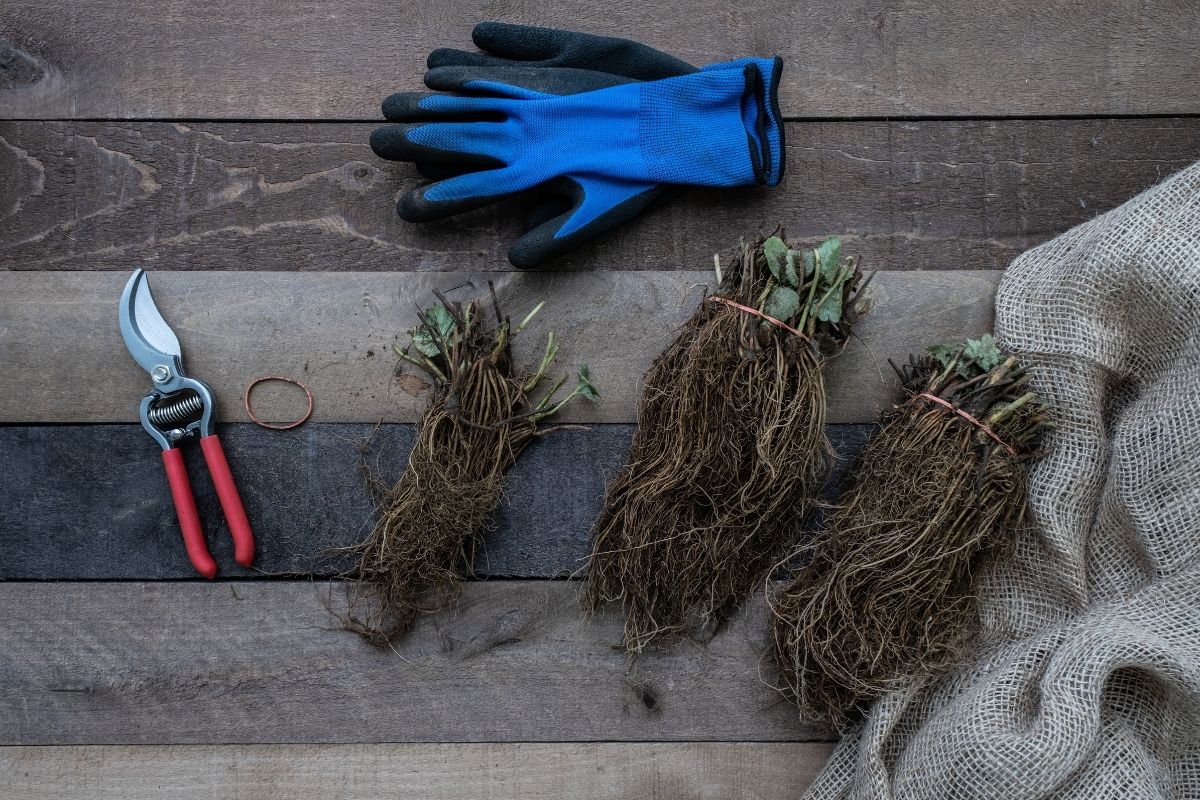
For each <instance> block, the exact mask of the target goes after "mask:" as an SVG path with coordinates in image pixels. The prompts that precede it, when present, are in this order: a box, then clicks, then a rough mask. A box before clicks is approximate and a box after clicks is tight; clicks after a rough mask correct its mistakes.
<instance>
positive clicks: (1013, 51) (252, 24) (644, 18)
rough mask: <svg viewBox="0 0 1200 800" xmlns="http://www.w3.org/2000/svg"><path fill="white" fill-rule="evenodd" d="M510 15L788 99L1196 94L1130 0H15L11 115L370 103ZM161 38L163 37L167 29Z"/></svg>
mask: <svg viewBox="0 0 1200 800" xmlns="http://www.w3.org/2000/svg"><path fill="white" fill-rule="evenodd" d="M495 18H501V19H503V20H504V21H508V22H523V23H527V24H528V23H531V24H538V25H549V26H551V27H560V28H568V29H571V30H586V31H590V32H594V33H603V34H612V35H618V36H631V35H633V36H636V37H637V38H638V40H639V41H642V42H645V43H646V44H649V45H651V46H654V47H658V48H660V49H663V50H666V51H668V52H670V53H673V54H675V55H677V56H679V57H681V58H683V59H685V60H688V61H691V62H692V63H696V64H706V63H711V62H715V61H722V60H725V59H729V58H737V57H739V56H744V55H746V54H748V53H750V54H756V55H771V54H779V55H781V56H783V57H784V61H785V63H786V69H787V71H786V72H785V73H784V83H783V84H782V86H781V87H780V104H781V106H782V108H783V112H784V114H785V115H787V116H789V117H791V118H794V119H799V118H813V117H816V118H823V117H853V116H924V115H937V116H950V115H960V116H1001V115H1003V116H1026V115H1032V114H1042V115H1055V116H1061V115H1072V114H1095V115H1117V114H1172V113H1191V112H1194V111H1195V110H1196V106H1197V103H1198V102H1200V84H1197V82H1196V80H1195V77H1196V73H1195V68H1196V42H1197V40H1200V16H1198V15H1197V14H1196V13H1195V8H1194V6H1193V5H1192V4H1191V3H1188V2H1170V1H1169V0H1155V1H1152V2H1146V3H1137V4H1131V3H1127V2H1122V0H1097V2H1089V3H1078V2H1071V0H1013V2H1010V3H1006V4H1005V5H1004V7H1003V10H1002V12H1001V10H1000V9H998V8H997V7H996V5H995V4H993V3H987V2H983V1H982V0H960V2H957V3H953V4H944V5H930V4H914V3H909V2H904V1H903V0H867V2H859V3H849V4H847V3H844V2H839V0H809V1H808V2H804V3H792V2H782V0H757V2H754V3H750V4H745V5H740V6H737V7H733V6H722V5H718V4H710V5H708V6H702V7H699V8H698V7H697V6H696V5H695V4H694V3H691V2H688V0H663V1H662V2H659V3H655V4H653V5H649V4H644V3H639V2H636V1H635V0H613V1H612V2H607V3H602V4H601V3H593V2H588V1H587V0H555V1H554V2H550V0H527V1H526V2H521V3H504V4H499V5H496V4H489V3H484V2H481V1H480V0H452V2H440V3H430V4H422V3H408V4H404V5H398V4H396V3H395V2H389V0H341V2H339V3H338V4H337V5H336V6H333V7H329V6H328V5H327V4H325V3H285V2H282V0H268V1H267V2H259V3H254V4H252V5H247V4H246V3H243V2H237V1H236V0H217V1H216V2H210V3H207V4H206V5H205V9H204V13H202V14H185V13H179V14H171V15H164V14H163V12H162V9H161V5H160V4H159V3H157V2H155V0H93V1H92V2H88V3H75V2H71V0H49V1H47V0H8V2H6V3H5V5H4V9H3V12H2V14H0V36H2V37H4V40H5V48H6V50H7V53H6V56H7V57H6V60H7V61H8V62H10V63H13V64H14V68H13V69H12V70H11V74H10V75H9V76H7V80H6V84H7V86H6V88H7V91H6V92H4V93H3V94H0V102H3V103H4V104H5V106H6V107H7V108H9V109H10V111H9V112H8V115H9V116H11V117H17V118H38V119H43V118H57V119H63V118H75V119H77V118H96V117H103V118H138V117H142V118H146V117H153V118H183V119H198V118H204V119H211V118H221V119H374V118H375V117H376V114H377V111H378V108H379V102H380V100H381V98H383V97H384V96H386V95H387V94H389V93H390V92H393V91H397V90H398V89H412V88H418V87H419V86H420V83H419V81H420V76H421V74H422V71H423V67H424V59H425V55H426V54H427V53H428V52H429V51H430V50H432V49H434V48H436V47H459V48H464V47H465V48H468V49H469V48H470V30H471V27H472V26H473V25H474V23H475V22H477V21H479V20H484V19H495ZM168 42H169V46H168Z"/></svg>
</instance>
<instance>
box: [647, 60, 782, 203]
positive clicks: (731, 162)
mask: <svg viewBox="0 0 1200 800" xmlns="http://www.w3.org/2000/svg"><path fill="white" fill-rule="evenodd" d="M782 68H783V61H782V60H781V59H779V58H742V59H737V60H735V61H726V62H722V63H719V64H710V65H708V66H706V67H704V68H703V69H702V70H701V71H700V73H699V74H697V75H693V76H688V77H683V78H676V79H668V80H664V81H650V82H647V83H643V84H641V85H640V87H639V95H640V97H639V104H640V113H639V116H640V130H641V135H640V143H641V149H642V156H643V159H644V161H645V164H646V169H647V177H648V178H649V179H650V180H652V181H654V182H656V183H677V184H692V185H703V186H746V185H752V184H761V185H766V186H774V185H776V184H778V183H779V181H780V179H781V178H782V176H783V124H782V117H781V115H780V113H779V101H778V98H777V94H778V87H779V75H780V72H781V71H782Z"/></svg>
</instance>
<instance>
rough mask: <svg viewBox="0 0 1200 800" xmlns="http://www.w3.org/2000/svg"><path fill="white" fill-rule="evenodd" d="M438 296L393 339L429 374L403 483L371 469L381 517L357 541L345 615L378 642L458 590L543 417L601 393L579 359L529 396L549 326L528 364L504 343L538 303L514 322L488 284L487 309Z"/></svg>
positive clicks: (546, 357) (540, 371)
mask: <svg viewBox="0 0 1200 800" xmlns="http://www.w3.org/2000/svg"><path fill="white" fill-rule="evenodd" d="M488 288H489V290H490V289H491V285H490V283H489V287H488ZM438 299H439V301H440V303H439V304H438V305H434V306H432V307H430V308H428V309H426V310H424V311H422V312H421V323H420V325H419V326H418V327H417V328H416V329H415V330H413V331H411V336H412V341H411V343H410V344H409V346H408V347H407V348H405V349H404V350H399V349H397V353H398V355H399V356H400V357H401V358H402V359H403V360H404V361H405V362H408V363H410V364H412V365H415V366H417V367H419V368H421V369H422V370H424V371H425V372H426V373H428V375H430V376H431V377H432V379H433V384H434V389H433V396H432V400H431V402H430V405H429V408H428V409H427V410H426V411H425V413H424V415H423V416H422V418H421V420H420V422H419V423H418V425H417V438H416V444H415V445H414V447H413V450H412V454H411V455H410V456H409V460H408V466H407V468H406V469H405V471H404V474H403V475H402V476H401V478H400V480H399V482H398V483H396V484H395V485H394V486H389V485H387V484H385V483H383V482H382V481H380V480H379V478H378V477H377V476H375V475H374V473H373V472H371V471H370V470H367V475H368V481H369V483H370V484H371V488H372V490H373V494H374V496H375V498H376V501H377V503H378V506H379V518H378V522H377V523H376V525H375V527H374V530H373V531H372V532H371V535H370V536H369V537H368V538H367V539H366V541H364V542H362V543H361V544H360V545H358V546H357V547H356V548H354V553H355V555H356V556H357V559H358V568H357V577H358V578H360V581H359V582H358V583H356V584H353V585H352V590H351V594H350V610H349V613H348V615H347V616H345V617H344V618H343V622H344V624H345V625H346V627H348V628H349V629H351V630H353V631H355V632H357V633H359V634H361V635H362V636H363V637H364V638H365V639H367V640H368V641H370V642H372V643H373V644H376V645H378V646H381V647H382V646H387V645H389V644H391V643H392V642H394V641H395V640H396V639H398V638H399V637H401V636H403V635H404V634H405V633H406V632H407V631H408V630H409V629H410V628H411V627H412V625H413V623H414V622H415V620H416V618H417V616H418V615H419V614H422V613H428V612H434V611H437V610H439V609H440V608H442V607H444V606H445V605H446V603H447V602H448V601H449V600H451V599H452V598H453V597H454V595H455V593H456V591H457V589H458V588H459V585H460V583H461V581H462V579H463V578H464V577H466V576H468V575H469V574H470V571H471V565H472V563H473V560H474V557H475V550H476V547H477V546H478V545H479V542H480V539H481V537H482V535H483V533H484V531H485V529H486V527H487V524H488V521H489V519H490V517H491V515H492V513H493V512H494V511H495V509H496V507H497V505H498V504H499V502H500V499H501V494H502V492H503V489H504V475H505V472H506V471H507V470H508V468H509V467H511V466H512V465H513V463H514V462H515V461H516V460H517V458H518V457H519V456H520V455H521V452H522V451H523V450H524V449H525V448H526V447H527V446H528V445H529V444H530V443H531V442H532V441H533V440H534V439H535V438H536V437H538V436H541V435H544V434H545V433H548V432H549V431H551V430H553V428H549V427H539V423H541V422H542V421H543V420H545V419H547V418H549V417H552V416H553V415H554V414H555V413H557V412H558V411H559V409H561V408H562V407H563V406H564V405H565V404H566V403H567V402H568V401H570V400H571V398H573V397H575V396H576V395H581V396H583V397H585V398H587V399H588V400H591V401H593V402H594V401H596V400H598V399H599V397H598V395H597V393H596V391H595V389H594V388H593V387H592V385H591V384H590V382H589V381H588V370H587V366H586V365H584V366H581V367H580V368H579V375H578V384H577V385H576V386H575V388H574V390H573V391H571V392H569V393H568V394H566V395H565V396H563V397H561V398H560V399H557V400H556V399H555V396H556V395H558V394H559V390H560V389H561V388H562V385H563V383H564V382H565V381H566V376H565V375H564V376H563V377H562V378H560V379H559V380H558V381H557V382H556V383H555V384H554V385H553V386H551V387H550V388H549V390H548V391H545V392H544V393H543V394H542V395H541V398H540V399H535V398H534V395H535V393H536V392H537V390H538V387H539V386H540V385H541V384H542V382H543V380H544V379H545V377H546V372H547V370H548V369H549V367H550V365H551V362H553V361H554V359H555V356H556V355H557V354H558V350H559V343H558V341H557V340H556V339H555V336H554V334H553V333H550V334H549V335H548V337H547V341H546V348H545V350H544V352H543V355H542V360H541V363H540V364H539V366H538V368H537V369H536V370H535V371H533V372H521V371H519V370H516V369H515V368H514V366H513V360H512V350H511V344H512V341H513V340H514V339H515V338H516V337H517V336H518V334H520V332H521V331H522V330H523V329H524V328H525V326H526V325H527V324H528V323H529V322H530V320H531V319H532V318H533V316H534V315H535V314H536V313H537V312H538V311H539V310H540V309H541V304H539V305H538V306H537V307H536V308H535V309H534V310H533V311H531V312H530V313H529V315H528V316H526V317H525V319H524V320H523V321H522V322H521V323H520V324H518V325H517V326H516V327H515V328H514V327H513V326H512V325H511V324H510V322H509V319H508V318H507V317H505V316H504V315H503V314H502V313H501V310H500V307H499V304H498V302H497V300H496V296H495V292H494V291H492V293H491V303H490V308H488V307H485V305H484V304H483V303H481V302H480V301H479V300H475V301H472V302H470V303H468V304H466V305H463V304H459V303H451V302H449V301H447V300H446V299H445V298H444V297H442V295H440V294H439V295H438ZM491 316H494V317H495V321H494V322H490V321H489V319H490V317H491Z"/></svg>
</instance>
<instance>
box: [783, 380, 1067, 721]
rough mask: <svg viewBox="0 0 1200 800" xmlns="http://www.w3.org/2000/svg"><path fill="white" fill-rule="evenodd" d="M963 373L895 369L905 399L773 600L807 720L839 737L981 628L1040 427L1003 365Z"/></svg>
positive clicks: (1020, 511) (1021, 506)
mask: <svg viewBox="0 0 1200 800" xmlns="http://www.w3.org/2000/svg"><path fill="white" fill-rule="evenodd" d="M960 366H962V361H961V358H960V361H959V363H956V364H954V365H951V368H950V369H947V368H946V367H945V366H944V365H943V364H942V363H939V362H938V361H936V360H935V359H933V358H922V359H915V360H913V361H912V362H911V363H910V364H909V365H908V366H907V367H906V371H905V372H904V377H905V384H906V386H907V387H908V388H909V389H910V390H911V391H912V395H911V397H910V398H909V399H908V400H907V401H906V402H905V403H904V404H902V405H901V406H899V407H898V408H897V409H896V410H895V412H894V413H893V414H892V415H891V416H890V418H889V419H888V420H887V421H886V423H885V424H884V426H883V428H882V429H881V430H880V431H879V433H878V434H876V436H875V437H874V438H873V439H872V440H871V442H870V443H869V444H868V446H867V448H866V449H865V451H864V452H863V455H862V458H861V462H860V463H859V465H858V468H857V470H856V471H855V472H854V474H853V479H852V484H851V485H850V487H849V489H848V490H847V491H846V492H845V494H844V495H843V496H842V498H841V500H840V502H839V504H838V507H837V508H836V509H835V510H834V512H833V514H832V518H831V522H830V526H829V529H828V531H827V532H826V534H824V535H823V536H822V537H821V538H820V539H818V541H817V543H816V544H815V546H814V548H813V552H812V555H811V560H810V561H809V563H808V564H807V565H806V566H804V567H802V568H801V569H800V570H799V571H798V572H797V573H796V575H795V576H794V578H793V579H792V580H791V581H790V582H789V583H788V584H787V585H786V586H784V587H783V588H782V589H781V590H779V591H778V592H777V593H776V594H775V595H774V597H773V600H772V608H773V612H774V613H773V629H774V639H775V656H776V659H777V661H778V665H779V667H780V670H781V674H782V677H783V679H784V683H785V685H786V686H785V688H786V691H787V692H788V693H789V694H791V695H792V696H793V697H794V698H795V699H796V700H797V701H798V703H799V705H800V707H801V708H802V710H803V711H804V712H805V714H806V716H809V717H810V718H813V719H819V720H824V721H826V722H830V723H832V724H834V725H839V726H840V725H843V724H844V723H846V722H847V721H848V720H849V719H851V718H852V717H853V715H854V714H855V713H856V712H857V711H858V710H859V709H860V708H861V707H862V706H863V705H864V704H865V703H866V702H867V701H868V700H870V699H872V698H874V697H877V696H879V695H881V694H883V693H885V692H887V691H889V690H892V689H897V688H903V687H905V686H908V685H911V684H913V683H915V682H919V681H922V680H924V679H926V678H928V677H929V676H932V675H935V674H937V673H938V672H940V671H943V670H944V669H945V668H947V667H948V666H950V665H951V664H953V663H954V662H955V661H956V660H957V659H958V658H959V657H960V656H961V655H962V653H963V651H964V649H965V648H967V647H968V646H969V645H970V644H971V642H972V637H973V634H974V632H975V631H976V630H977V628H978V625H977V604H976V592H975V576H976V575H977V574H978V573H979V571H980V570H982V569H984V568H986V566H987V564H988V563H989V562H990V561H992V560H994V559H995V558H996V557H998V556H1000V555H1001V554H1003V553H1004V552H1005V551H1006V549H1007V547H1008V545H1009V543H1010V541H1011V532H1012V530H1013V529H1014V528H1015V527H1016V526H1018V525H1020V524H1021V522H1022V519H1023V516H1024V513H1025V505H1026V495H1025V461H1026V460H1027V459H1029V458H1030V457H1031V456H1032V455H1033V454H1034V452H1035V450H1036V448H1037V442H1038V439H1039V436H1040V433H1041V431H1042V430H1043V429H1044V428H1045V427H1046V426H1047V425H1048V421H1047V419H1046V417H1045V415H1044V410H1043V409H1042V407H1041V406H1040V405H1039V404H1038V403H1037V402H1036V400H1035V399H1034V398H1033V395H1032V394H1031V393H1029V392H1025V391H1024V389H1023V387H1024V386H1025V384H1026V382H1027V377H1026V376H1025V375H1024V373H1023V372H1022V371H1021V370H1020V369H1018V368H1017V367H1016V363H1015V360H1014V359H1008V360H1007V361H1004V362H1003V363H1001V364H999V365H998V366H996V367H994V368H992V369H991V370H990V371H985V372H982V373H980V374H977V375H975V376H973V377H972V378H970V379H967V378H964V376H963V375H960V374H958V373H957V372H956V369H957V368H958V367H960ZM967 372H968V374H970V371H969V370H968V371H967ZM922 393H928V394H929V395H933V396H934V397H938V398H941V399H942V400H944V401H946V402H949V403H950V404H952V405H953V406H954V407H956V408H960V409H963V410H965V411H967V412H968V413H971V414H972V416H974V417H976V419H977V420H978V422H979V423H981V424H982V425H985V426H986V427H987V429H988V430H990V431H992V432H993V433H994V434H995V436H996V437H997V438H999V439H1000V440H1002V441H1003V443H1004V444H1000V443H998V442H997V441H995V439H993V438H992V437H991V436H989V435H988V434H987V433H986V432H985V431H984V430H983V429H982V428H981V427H980V425H977V424H975V423H974V422H971V421H968V420H967V419H965V418H963V417H962V416H960V415H959V414H957V413H955V412H954V411H952V410H950V409H947V408H945V407H944V406H942V405H940V404H939V403H938V402H937V401H935V400H931V399H930V398H928V397H923V396H922ZM1009 447H1011V448H1012V452H1010V451H1009V449H1008V448H1009Z"/></svg>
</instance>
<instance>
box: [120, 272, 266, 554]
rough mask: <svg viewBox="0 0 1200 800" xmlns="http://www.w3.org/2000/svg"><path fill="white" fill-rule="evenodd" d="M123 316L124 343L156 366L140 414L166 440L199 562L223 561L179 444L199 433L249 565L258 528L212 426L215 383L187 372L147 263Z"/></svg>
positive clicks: (166, 458)
mask: <svg viewBox="0 0 1200 800" xmlns="http://www.w3.org/2000/svg"><path fill="white" fill-rule="evenodd" d="M119 316H120V323H121V336H122V337H124V339H125V347H126V348H128V349H129V354H130V355H131V356H133V359H134V361H136V362H137V363H138V365H139V366H141V368H142V369H144V370H146V372H148V373H149V374H150V381H151V384H152V385H151V389H150V393H149V394H147V395H146V396H145V397H144V398H142V403H141V407H140V409H139V417H140V418H141V421H142V427H143V428H145V429H146V432H147V433H149V434H150V435H151V436H152V437H153V438H154V441H156V442H158V444H159V445H160V446H161V447H162V458H163V466H165V467H166V471H167V482H168V483H169V484H170V487H171V497H172V498H173V499H174V501H175V512H176V514H178V516H179V527H180V528H181V529H182V532H183V544H184V547H185V548H186V549H187V554H188V558H189V559H190V560H191V562H192V566H194V567H195V568H196V571H197V572H199V573H200V574H201V575H203V576H204V577H206V578H212V577H213V576H214V575H216V574H217V564H216V562H215V561H213V559H212V556H211V555H209V552H208V546H207V545H206V544H205V541H204V530H203V528H201V526H200V514H199V512H198V511H197V510H196V499H195V497H193V495H192V485H191V482H190V481H189V480H188V474H187V468H186V467H185V466H184V463H183V452H182V451H181V450H179V449H178V448H177V447H176V445H177V444H179V443H181V442H183V441H186V440H187V439H191V438H193V437H199V439H200V449H201V450H202V451H203V452H204V461H205V463H206V464H208V471H209V473H210V475H211V476H212V481H213V486H214V487H215V488H216V490H217V498H218V499H219V500H220V501H221V510H222V511H224V512H225V521H226V522H228V523H229V532H230V534H232V536H233V548H234V560H235V561H237V563H239V564H241V565H242V566H243V567H248V566H250V564H251V563H252V562H253V561H254V535H253V534H252V533H251V531H250V522H249V520H247V519H246V510H245V508H243V506H242V498H241V496H240V495H239V494H238V490H237V486H236V485H235V484H234V482H233V475H232V474H231V473H230V471H229V462H228V461H226V459H225V451H224V450H223V449H222V447H221V440H220V439H219V438H217V435H216V434H215V433H213V432H212V424H213V405H214V403H213V396H212V390H210V389H209V388H208V386H207V385H206V384H205V383H203V382H202V381H198V380H196V379H195V378H189V377H188V376H187V375H185V374H184V371H183V351H182V349H181V348H180V346H179V339H178V338H177V337H176V336H175V332H174V331H172V330H171V328H170V326H168V325H167V323H166V320H164V319H163V317H162V314H161V313H159V310H158V307H157V306H156V305H155V304H154V298H153V296H151V294H150V284H149V283H148V281H147V278H146V272H145V270H140V269H139V270H136V271H135V272H134V273H133V275H132V276H130V278H129V282H128V283H127V284H125V291H124V293H123V294H122V295H121V308H120V315H119Z"/></svg>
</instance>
